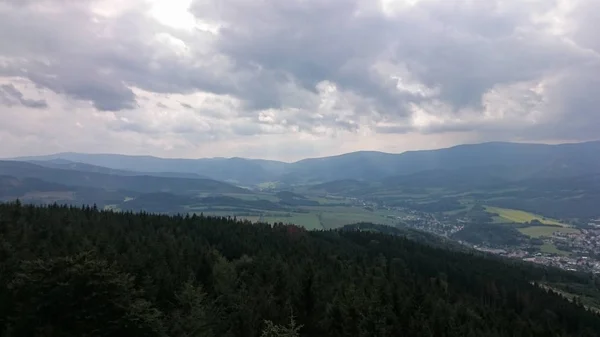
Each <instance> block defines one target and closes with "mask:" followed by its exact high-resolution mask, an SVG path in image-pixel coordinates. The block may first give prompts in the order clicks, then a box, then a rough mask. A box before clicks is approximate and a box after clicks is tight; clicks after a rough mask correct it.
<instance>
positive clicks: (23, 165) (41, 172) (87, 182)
mask: <svg viewBox="0 0 600 337" xmlns="http://www.w3.org/2000/svg"><path fill="white" fill-rule="evenodd" d="M0 175H3V176H10V177H14V178H19V179H23V178H32V179H39V180H42V181H45V182H51V183H54V184H59V185H64V186H71V187H88V188H97V189H103V190H127V191H134V192H140V193H151V192H175V193H180V194H185V193H191V194H193V193H202V192H205V193H206V192H208V193H247V190H245V189H243V188H240V187H236V186H233V185H230V184H228V183H224V182H221V181H216V180H211V179H190V178H171V177H157V176H146V175H137V176H123V175H116V174H106V173H97V172H87V171H76V170H68V169H57V168H49V167H44V166H40V165H35V164H32V163H28V162H21V161H0Z"/></svg>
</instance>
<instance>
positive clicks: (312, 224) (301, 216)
mask: <svg viewBox="0 0 600 337" xmlns="http://www.w3.org/2000/svg"><path fill="white" fill-rule="evenodd" d="M257 220H258V219H257ZM262 221H263V222H266V223H270V224H272V223H276V222H283V223H284V224H294V225H298V226H302V227H304V228H306V229H309V230H310V229H323V226H321V221H320V220H319V217H318V216H317V214H315V213H291V214H290V216H265V217H263V218H262Z"/></svg>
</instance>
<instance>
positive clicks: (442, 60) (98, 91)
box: [0, 0, 600, 160]
mask: <svg viewBox="0 0 600 337" xmlns="http://www.w3.org/2000/svg"><path fill="white" fill-rule="evenodd" d="M598 13H600V3H598V2H597V1H594V0H572V1H565V0H551V1H548V0H527V1H517V0H504V1H500V0H490V1H469V0H456V1H445V0H420V1H416V0H381V1H378V2H377V1H368V0H331V1H320V0H302V1H300V0H290V1H279V0H264V1H260V2H258V1H245V0H220V1H216V0H195V1H193V0H169V1H166V0H131V1H125V2H123V1H115V0H85V1H77V2H73V1H64V0H26V1H25V0H21V1H15V0H13V1H4V2H0V41H1V43H0V85H2V86H1V87H0V88H1V89H0V117H1V118H2V119H3V121H6V122H4V123H2V124H0V141H2V144H3V146H2V148H0V156H10V155H19V154H33V153H47V152H57V151H91V152H98V151H99V152H125V153H145V154H155V155H163V156H191V157H204V156H252V157H269V158H282V159H286V160H287V159H297V158H301V157H304V156H317V155H327V154H334V153H339V152H344V151H352V150H358V149H363V150H364V149H374V150H387V151H401V150H408V149H414V148H430V147H432V144H434V145H437V146H446V145H452V144H455V143H457V142H463V141H485V140H519V141H527V140H530V141H555V140H588V139H591V138H596V137H597V127H595V126H597V125H599V123H600V112H599V111H600V110H598V109H597V108H596V107H597V106H598V105H599V104H600V100H599V99H598V98H597V97H598V96H597V94H596V93H595V92H596V90H597V88H598V84H599V83H598V78H600V39H599V38H598V35H597V34H596V32H595V31H596V29H595V27H596V25H597V22H598V20H599V19H600V18H599V17H598ZM18 139H21V140H22V141H17V140H18ZM5 144H7V145H5Z"/></svg>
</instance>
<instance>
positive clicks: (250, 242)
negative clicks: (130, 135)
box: [0, 203, 600, 337]
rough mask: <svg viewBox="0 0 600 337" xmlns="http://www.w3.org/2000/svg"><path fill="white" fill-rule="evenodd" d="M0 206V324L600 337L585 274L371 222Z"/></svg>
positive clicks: (34, 332) (159, 332)
mask: <svg viewBox="0 0 600 337" xmlns="http://www.w3.org/2000/svg"><path fill="white" fill-rule="evenodd" d="M355 228H357V229H356V230H352V228H346V230H343V231H329V232H317V231H314V232H309V231H305V230H303V229H302V228H299V227H296V226H286V225H283V224H279V225H275V226H274V227H271V226H269V225H266V224H252V223H250V222H238V221H235V220H233V219H230V218H218V217H205V216H185V217H183V216H174V217H172V216H165V215H149V214H144V213H141V214H133V213H113V212H109V211H99V210H96V209H94V208H90V207H86V208H83V209H81V208H72V207H63V206H49V207H35V206H29V205H28V206H24V205H21V204H20V203H11V204H2V205H0V336H2V337H7V336H232V337H233V336H248V337H250V336H265V337H267V336H348V337H356V336H461V337H463V336H473V337H475V336H477V337H479V336H489V337H493V336H528V337H529V336H540V337H542V336H543V337H546V336H597V335H598V331H600V317H599V316H597V315H596V314H594V313H592V312H590V311H587V310H586V309H585V308H584V307H583V306H582V305H581V304H579V303H578V302H577V303H572V302H569V301H568V300H566V299H564V298H562V297H560V296H558V295H556V294H554V293H550V292H548V290H545V288H542V287H539V286H537V285H534V284H532V281H534V282H541V281H544V282H556V283H563V284H575V285H577V284H580V285H582V286H584V285H585V286H586V287H591V288H594V289H595V288H597V287H598V285H597V283H595V282H594V280H592V279H588V278H587V277H586V276H581V275H576V274H570V273H566V272H562V271H558V270H553V269H541V268H539V267H534V266H530V265H525V264H521V263H518V262H514V261H504V260H499V259H491V258H484V257H482V256H478V255H474V254H472V253H464V252H458V251H449V250H443V249H439V248H434V247H431V246H428V245H425V244H422V243H418V242H415V241H411V240H408V239H406V238H403V237H400V236H397V235H391V234H385V233H381V232H379V233H376V232H375V233H374V232H371V231H365V230H364V228H363V230H358V228H362V227H355Z"/></svg>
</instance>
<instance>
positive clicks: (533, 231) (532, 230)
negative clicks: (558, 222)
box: [518, 226, 579, 238]
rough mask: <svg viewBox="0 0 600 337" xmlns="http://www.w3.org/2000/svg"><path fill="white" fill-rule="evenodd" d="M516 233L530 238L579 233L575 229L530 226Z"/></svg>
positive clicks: (519, 229)
mask: <svg viewBox="0 0 600 337" xmlns="http://www.w3.org/2000/svg"><path fill="white" fill-rule="evenodd" d="M518 231H519V232H521V234H523V235H527V236H529V237H532V238H541V237H543V236H552V233H554V232H561V233H567V234H572V233H579V230H578V229H576V228H570V227H559V226H532V227H523V228H518Z"/></svg>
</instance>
